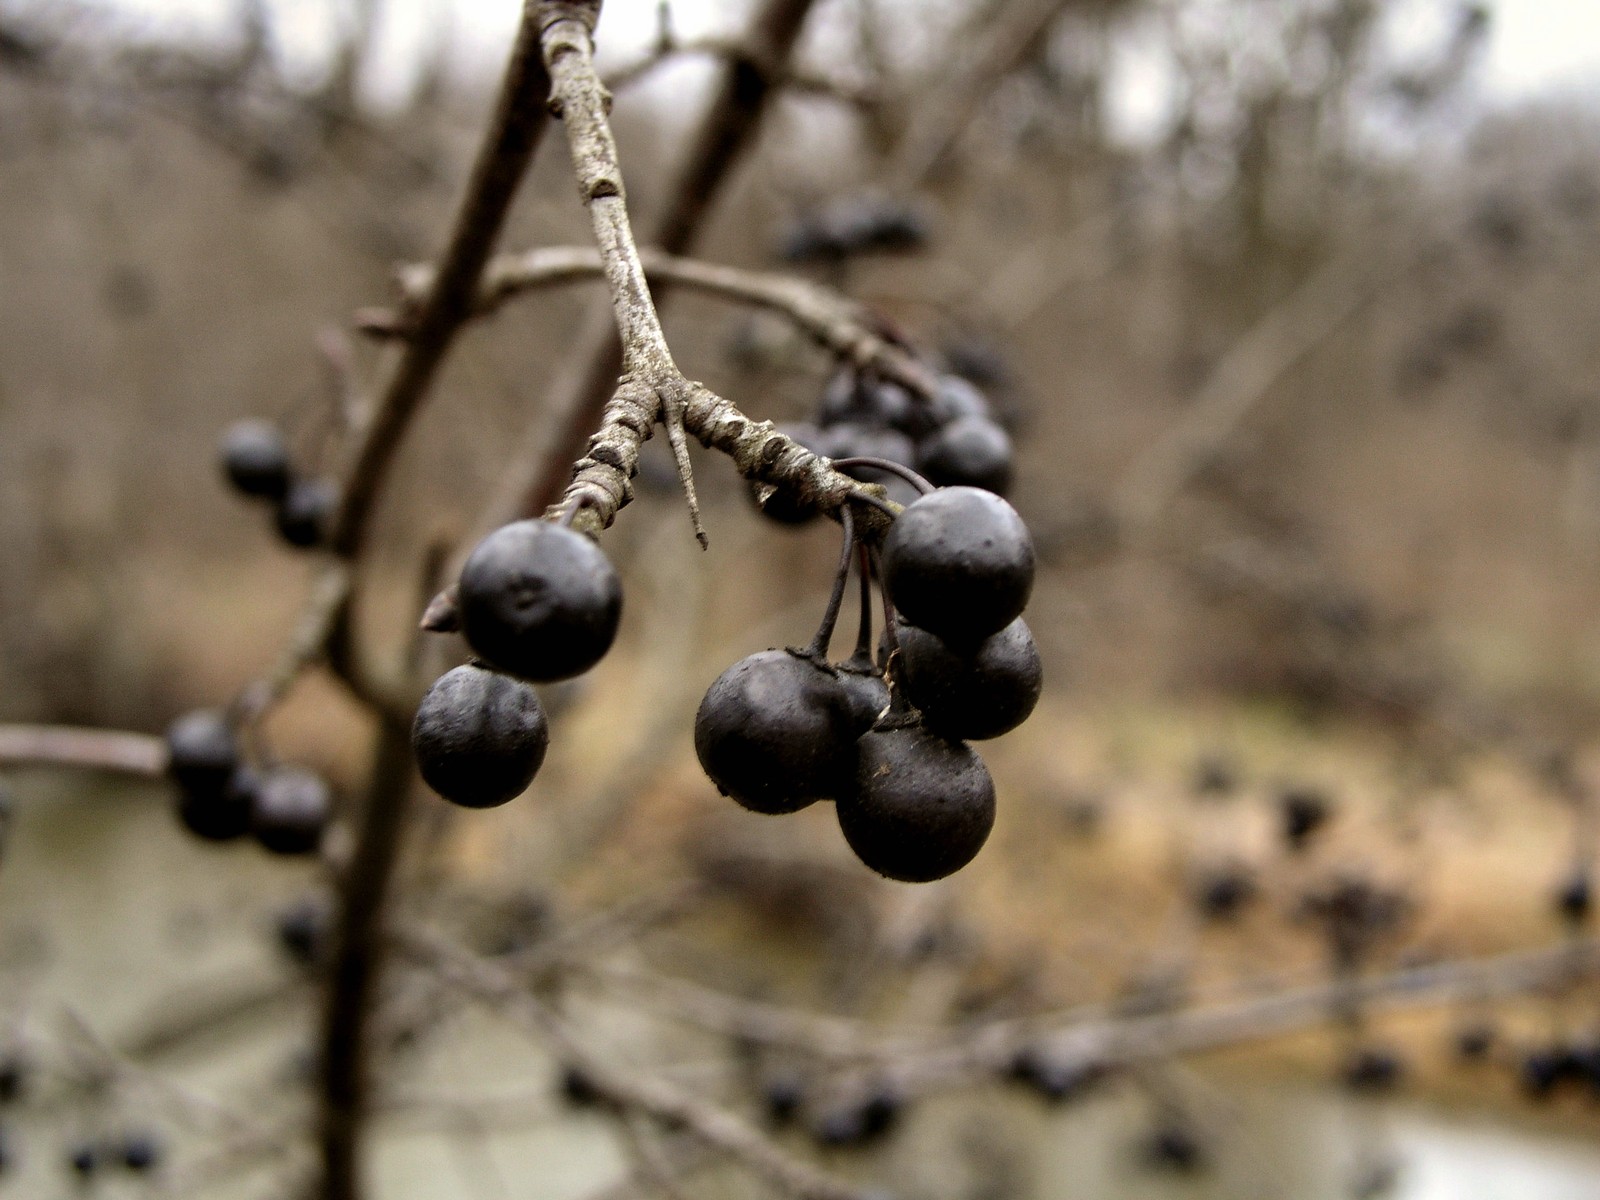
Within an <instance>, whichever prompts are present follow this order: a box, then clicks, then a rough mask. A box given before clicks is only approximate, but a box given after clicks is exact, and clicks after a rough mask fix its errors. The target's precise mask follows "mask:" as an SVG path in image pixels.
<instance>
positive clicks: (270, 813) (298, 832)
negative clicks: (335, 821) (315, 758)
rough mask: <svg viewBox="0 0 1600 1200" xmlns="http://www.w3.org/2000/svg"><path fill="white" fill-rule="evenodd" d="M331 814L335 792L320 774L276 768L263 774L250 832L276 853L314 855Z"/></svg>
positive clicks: (251, 816) (300, 769)
mask: <svg viewBox="0 0 1600 1200" xmlns="http://www.w3.org/2000/svg"><path fill="white" fill-rule="evenodd" d="M332 811H333V791H332V789H331V788H329V786H328V784H327V781H326V780H324V779H323V778H322V777H321V776H320V775H316V774H313V773H312V772H310V771H307V770H304V769H302V768H300V767H275V768H273V769H272V770H270V771H265V772H263V773H262V776H261V784H260V786H259V787H258V788H257V789H256V803H255V808H254V809H253V810H252V811H251V814H250V829H251V832H252V833H254V834H255V838H256V841H257V842H259V843H260V844H261V845H262V846H263V847H264V848H265V849H267V850H269V851H271V852H272V853H273V854H312V853H315V852H316V850H317V848H318V847H319V846H320V845H321V844H322V832H323V830H324V829H326V828H327V825H328V818H329V815H330V814H331V813H332Z"/></svg>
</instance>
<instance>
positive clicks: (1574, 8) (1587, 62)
mask: <svg viewBox="0 0 1600 1200" xmlns="http://www.w3.org/2000/svg"><path fill="white" fill-rule="evenodd" d="M80 2H81V3H85V4H86V6H87V7H91V8H93V7H101V8H112V9H117V10H120V11H121V12H122V13H124V14H125V15H126V16H127V17H128V18H129V19H131V20H133V21H134V22H136V23H137V24H139V25H141V26H149V27H152V28H159V27H161V26H163V25H170V26H176V27H180V28H184V27H187V28H189V29H192V30H206V29H217V28H223V27H226V26H227V24H228V23H229V21H230V18H231V15H232V13H233V12H234V11H235V3H234V0H80ZM923 2H927V0H923ZM1455 2H1456V0H1389V6H1390V13H1389V18H1390V28H1391V30H1392V31H1393V32H1392V36H1393V37H1394V39H1395V40H1396V43H1397V44H1398V45H1399V46H1401V47H1403V46H1404V45H1405V44H1406V43H1407V42H1413V41H1415V42H1422V41H1425V40H1426V39H1427V38H1428V35H1429V30H1430V28H1431V27H1432V25H1433V24H1436V23H1437V22H1438V21H1439V20H1440V19H1441V18H1442V14H1444V13H1447V12H1448V11H1450V6H1451V5H1453V4H1454V3H1455ZM21 3H22V6H23V7H24V8H26V7H30V6H32V7H38V6H40V5H43V6H44V7H49V6H50V4H51V3H52V0H21ZM269 3H270V5H271V7H272V8H273V9H274V10H275V11H276V13H277V14H278V18H279V28H280V30H281V33H282V35H283V39H284V42H285V49H286V51H287V52H288V54H289V56H290V58H291V59H292V60H298V61H300V62H302V63H303V64H304V65H305V69H306V70H307V72H308V73H311V72H314V70H315V66H316V62H317V57H318V52H319V50H321V49H322V48H324V47H326V46H327V45H328V44H329V41H330V37H329V34H330V32H331V30H332V29H333V28H334V24H335V22H336V21H337V19H338V18H337V14H338V13H339V12H340V11H341V10H342V9H344V8H345V6H346V5H347V4H348V3H349V0H269ZM1491 3H1492V5H1493V8H1494V21H1493V25H1492V31H1491V34H1490V42H1489V47H1488V54H1487V58H1486V61H1485V62H1484V68H1483V71H1482V74H1481V76H1480V80H1481V86H1482V95H1483V97H1484V101H1485V103H1488V104H1491V105H1504V104H1514V103H1518V102H1521V101H1525V100H1536V99H1545V98H1550V97H1558V96H1573V95H1581V96H1585V97H1586V98H1588V99H1590V100H1592V101H1593V102H1596V103H1600V0H1491ZM655 5H656V0H606V4H605V8H604V16H603V17H602V22H601V27H600V30H599V35H598V37H597V39H596V40H597V43H598V45H599V47H600V49H601V52H602V56H603V57H610V58H611V59H613V60H619V59H626V58H627V57H628V55H629V52H630V51H634V52H636V51H637V50H638V49H639V48H641V47H642V46H643V45H644V44H645V43H646V41H647V40H648V39H649V37H650V36H651V33H652V31H653V29H654V21H655V15H654V13H655ZM383 7H384V12H385V20H384V23H383V26H382V28H381V30H380V35H379V37H380V44H381V48H382V49H381V55H380V62H381V63H382V69H381V70H380V71H379V73H378V78H377V79H376V81H375V84H374V90H375V91H376V92H377V93H378V94H379V95H380V96H384V95H391V96H392V95H396V94H399V93H401V92H403V90H404V87H405V84H406V81H407V79H408V77H409V74H410V71H411V69H412V68H413V67H414V65H415V64H416V63H417V62H418V61H419V60H420V58H421V52H422V50H423V49H424V48H425V47H427V46H429V45H431V44H432V43H434V42H435V41H436V40H437V39H438V38H440V37H448V38H449V39H450V42H451V45H452V48H453V50H454V51H455V53H456V54H457V55H458V56H459V57H460V59H461V60H462V61H463V62H466V63H471V64H474V65H476V64H478V63H482V64H483V68H484V69H485V70H488V71H492V70H495V69H496V68H497V67H498V63H499V56H500V54H501V53H502V50H501V48H502V47H504V46H505V44H506V42H507V39H508V37H509V33H510V30H511V28H512V26H513V23H514V21H515V19H516V14H517V12H518V10H519V8H520V0H386V3H384V6H383ZM745 7H746V6H745V5H744V4H731V3H728V0H720V2H719V0H674V3H673V12H674V15H675V23H676V25H677V27H678V29H679V31H680V32H682V33H684V34H686V35H691V36H692V35H693V34H695V33H699V32H705V31H707V30H709V29H713V28H718V27H722V28H728V27H729V26H730V23H731V24H732V25H733V26H735V27H736V25H737V15H738V13H739V12H740V11H741V10H742V9H744V8H745ZM1431 23H1432V24H1431ZM1150 69H1151V68H1150V67H1149V64H1143V65H1141V64H1140V62H1139V61H1138V58H1137V55H1134V56H1133V57H1132V58H1131V60H1130V64H1129V71H1128V85H1129V89H1130V90H1135V91H1138V90H1142V89H1147V87H1148V84H1149V82H1150V81H1149V79H1148V78H1142V77H1141V71H1146V72H1147V71H1148V70H1150ZM1133 120H1134V121H1135V122H1137V120H1138V116H1137V105H1135V106H1134V117H1133Z"/></svg>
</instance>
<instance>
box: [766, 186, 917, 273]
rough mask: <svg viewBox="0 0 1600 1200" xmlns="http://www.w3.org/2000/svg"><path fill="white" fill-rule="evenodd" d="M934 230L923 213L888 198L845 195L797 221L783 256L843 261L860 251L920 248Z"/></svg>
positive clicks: (794, 259) (786, 237) (783, 247)
mask: <svg viewBox="0 0 1600 1200" xmlns="http://www.w3.org/2000/svg"><path fill="white" fill-rule="evenodd" d="M930 236H931V230H930V229H929V227H928V221H927V219H926V218H925V217H924V216H923V214H922V213H920V212H918V211H917V210H916V209H914V208H912V207H910V206H908V205H906V204H905V203H903V202H900V201H896V200H893V199H891V198H889V197H887V196H881V195H874V194H865V195H853V196H843V197H840V198H839V199H837V200H834V201H833V202H832V203H830V204H827V205H824V206H823V207H822V208H820V209H818V210H817V211H816V212H813V213H812V214H810V215H809V216H807V217H805V218H802V219H801V220H799V221H797V222H796V223H795V224H794V225H793V226H792V227H791V228H790V229H789V230H788V231H787V232H786V233H785V234H784V237H783V241H782V244H781V245H780V246H779V251H778V252H779V254H780V255H781V256H782V257H783V258H785V259H786V260H788V261H789V262H795V263H799V262H842V261H843V260H845V259H847V258H854V257H855V256H857V255H861V254H884V253H888V254H897V253H906V252H909V251H913V250H920V249H921V248H922V247H923V246H925V245H926V244H927V242H928V238H929V237H930Z"/></svg>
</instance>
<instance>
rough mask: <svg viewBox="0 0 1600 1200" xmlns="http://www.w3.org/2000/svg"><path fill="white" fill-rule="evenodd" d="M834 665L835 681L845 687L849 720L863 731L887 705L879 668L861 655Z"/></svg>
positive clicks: (886, 693) (872, 723)
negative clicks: (836, 674) (837, 678)
mask: <svg viewBox="0 0 1600 1200" xmlns="http://www.w3.org/2000/svg"><path fill="white" fill-rule="evenodd" d="M836 669H837V671H838V672H839V684H840V686H841V687H843V688H844V691H845V698H846V703H847V704H848V706H849V710H850V721H851V724H852V725H853V726H854V727H855V728H856V729H857V730H858V731H859V732H861V733H865V732H866V731H867V730H869V729H871V728H872V727H873V726H874V725H876V724H877V723H878V718H879V717H881V716H882V715H883V714H884V712H885V710H887V709H888V707H889V685H888V684H887V683H885V682H884V680H883V674H882V672H880V671H879V670H878V668H877V667H876V666H875V665H873V663H872V662H871V661H869V660H868V659H867V658H866V657H865V656H863V657H862V658H859V659H851V660H850V661H849V662H846V663H841V664H839V666H838V667H837V668H836Z"/></svg>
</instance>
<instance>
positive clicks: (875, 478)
mask: <svg viewBox="0 0 1600 1200" xmlns="http://www.w3.org/2000/svg"><path fill="white" fill-rule="evenodd" d="M822 433H823V437H824V441H823V443H822V449H821V451H820V453H822V454H824V455H825V456H826V457H828V458H832V459H840V458H883V459H887V460H888V461H889V462H892V463H899V464H900V465H901V466H903V467H909V466H912V465H913V464H915V462H916V461H917V450H916V447H915V446H913V445H912V444H911V439H910V438H908V437H907V436H906V435H905V434H903V433H901V432H900V431H899V430H897V429H875V428H873V427H872V426H869V425H854V424H852V425H835V426H833V427H832V428H831V429H824V430H823V431H822ZM841 470H842V471H843V473H844V474H846V475H848V476H850V478H852V479H859V480H861V482H862V483H881V484H883V486H884V487H885V488H887V489H888V490H889V499H891V500H893V501H894V502H895V503H897V504H910V503H911V502H912V501H913V500H915V499H916V497H917V491H916V489H915V488H914V487H912V486H911V485H910V484H909V483H907V482H906V481H905V480H904V479H902V478H901V477H900V476H899V475H896V474H895V473H894V472H893V471H885V470H883V469H882V468H881V467H869V466H851V467H843V468H841Z"/></svg>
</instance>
